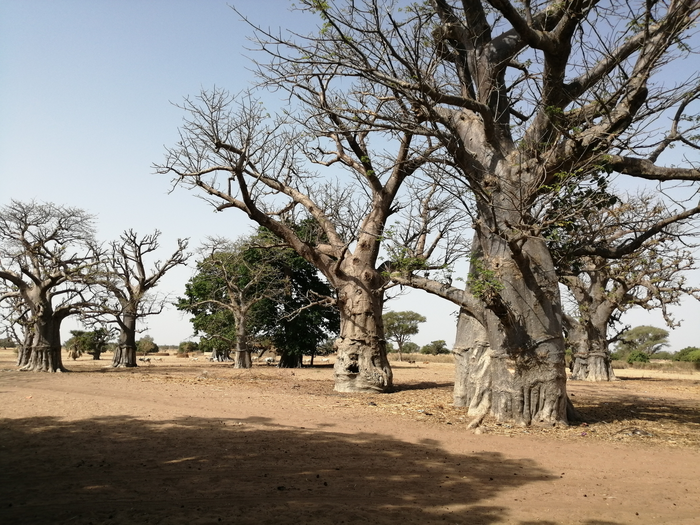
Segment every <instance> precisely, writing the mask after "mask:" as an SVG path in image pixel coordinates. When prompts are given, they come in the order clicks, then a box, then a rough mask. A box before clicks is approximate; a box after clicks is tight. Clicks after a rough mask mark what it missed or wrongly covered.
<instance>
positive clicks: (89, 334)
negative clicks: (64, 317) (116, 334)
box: [65, 328, 112, 360]
mask: <svg viewBox="0 0 700 525" xmlns="http://www.w3.org/2000/svg"><path fill="white" fill-rule="evenodd" d="M71 335H72V337H71V338H70V339H68V341H66V344H65V347H66V349H67V350H68V357H70V358H71V359H77V358H78V357H80V356H81V355H82V354H90V355H92V358H93V359H94V360H99V359H100V356H101V355H102V352H104V351H105V350H106V349H107V345H108V344H109V342H110V340H111V339H112V332H111V331H110V330H108V329H107V328H97V329H95V330H92V331H84V330H71Z"/></svg>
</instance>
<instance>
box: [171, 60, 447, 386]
mask: <svg viewBox="0 0 700 525" xmlns="http://www.w3.org/2000/svg"><path fill="white" fill-rule="evenodd" d="M343 81H344V79H343V77H342V75H338V74H336V73H335V72H333V71H329V70H327V69H326V68H325V67H323V68H316V67H315V66H314V65H313V64H312V65H311V66H310V67H309V68H308V70H307V71H306V73H305V74H304V78H303V79H301V78H299V79H296V80H293V82H292V83H291V84H289V85H284V83H283V82H280V87H283V88H288V89H290V90H291V91H293V92H294V93H298V98H299V100H300V101H301V108H300V109H299V111H298V112H296V113H295V114H294V115H292V114H290V113H287V114H284V115H282V116H279V117H276V118H270V117H268V116H267V111H266V110H265V108H264V107H263V106H262V105H261V104H260V103H258V101H256V100H254V99H251V98H250V97H242V98H241V99H232V98H231V97H229V96H228V95H227V94H226V93H223V92H220V91H214V92H210V93H203V94H202V95H201V96H200V97H199V100H198V102H194V101H191V100H188V101H186V103H185V105H184V108H185V110H186V111H187V112H188V113H189V115H190V118H189V120H188V121H187V123H186V125H185V126H184V128H183V130H182V132H181V133H182V135H181V137H182V138H181V140H180V142H179V144H178V145H177V146H176V147H174V148H171V149H169V150H168V155H167V158H166V161H165V163H164V164H162V165H159V166H157V169H158V170H159V171H160V172H162V173H170V174H174V175H175V182H176V183H178V184H184V185H186V186H188V187H192V188H197V189H200V190H202V191H204V192H205V193H207V194H208V195H210V196H211V198H212V203H213V204H214V205H215V206H216V207H217V209H219V210H223V209H226V208H235V209H238V210H241V211H243V212H244V213H245V214H246V215H248V217H249V218H250V219H252V220H254V221H256V222H257V223H258V224H260V225H261V226H264V227H265V228H267V229H268V230H270V231H271V232H272V233H273V234H274V235H276V236H277V237H279V238H280V239H283V240H284V242H286V243H287V245H288V246H290V247H291V248H292V249H294V250H295V251H296V252H297V253H298V254H299V255H301V256H302V257H304V258H305V259H306V260H307V261H309V262H310V263H311V264H313V265H314V266H315V267H316V268H318V269H319V270H320V271H321V272H322V273H323V275H324V276H325V277H326V279H328V282H329V283H330V284H331V286H333V287H334V288H335V290H336V291H337V306H338V309H339V311H340V315H341V333H340V336H339V338H338V339H337V340H336V341H335V347H336V350H337V352H338V354H337V355H338V358H337V360H336V364H335V376H336V383H335V388H336V390H338V391H377V390H378V391H383V390H387V389H389V388H391V386H392V372H391V368H390V366H389V362H388V360H387V358H386V352H385V345H384V330H383V325H382V310H383V304H384V291H385V287H386V286H387V285H390V282H389V279H388V277H387V273H386V270H387V268H386V267H385V266H382V265H381V264H380V263H379V261H378V258H379V256H380V245H381V239H382V235H383V233H384V228H385V225H386V223H387V220H388V219H389V217H390V216H391V215H392V214H394V213H395V212H396V211H397V210H398V209H400V207H401V206H400V205H397V200H398V196H399V194H400V191H401V188H402V184H403V183H404V181H405V180H406V179H407V178H408V177H410V176H411V175H413V174H414V173H416V172H417V171H418V170H420V169H421V167H422V166H424V165H426V163H427V162H428V161H429V159H430V157H431V155H432V153H433V152H434V151H435V150H436V149H437V146H435V145H434V144H432V143H431V142H430V141H427V140H425V139H424V138H422V137H420V136H417V135H415V134H413V133H412V132H409V131H403V130H402V131H399V132H395V133H394V132H391V131H384V130H383V129H382V126H381V123H378V122H373V119H372V117H371V115H365V116H364V117H363V119H362V120H361V121H357V120H356V119H355V115H356V114H357V113H358V112H366V111H367V112H369V113H371V112H372V111H373V109H372V107H371V106H369V105H368V104H374V105H375V106H376V111H377V112H379V111H380V110H382V111H383V109H382V107H383V106H384V105H385V104H387V102H384V101H382V100H377V99H374V100H365V98H366V97H365V96H364V94H363V93H362V92H360V91H358V90H357V89H351V90H349V91H347V92H343V95H342V97H341V96H340V94H339V93H336V92H335V90H336V89H339V88H335V87H334V84H336V83H337V84H341V85H342V84H343ZM297 88H298V90H299V91H298V92H297V91H296V90H297ZM375 134H376V135H379V136H378V137H377V139H376V142H377V143H376V145H375V144H374V143H373V142H371V141H370V138H371V137H373V136H374V135H375ZM380 139H381V140H380ZM312 166H316V167H317V168H318V169H320V170H325V171H326V172H328V173H330V175H329V176H328V179H323V178H321V176H320V175H319V174H318V173H316V172H315V171H313V170H312V169H311V167H312ZM297 209H301V210H303V213H299V212H298V211H297ZM294 213H296V214H297V215H296V216H294V217H293V218H291V219H290V217H292V214H294ZM303 219H312V222H314V223H315V224H317V225H318V230H319V232H318V235H317V236H315V237H314V238H309V237H307V236H304V235H302V234H300V233H298V232H297V231H295V229H294V228H292V227H291V226H289V225H290V224H298V223H299V220H303Z"/></svg>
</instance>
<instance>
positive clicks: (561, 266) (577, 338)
mask: <svg viewBox="0 0 700 525" xmlns="http://www.w3.org/2000/svg"><path fill="white" fill-rule="evenodd" d="M664 215H666V216H668V215H669V211H668V210H667V209H666V206H665V205H664V204H663V202H662V201H660V200H659V199H657V198H654V197H652V196H651V195H650V194H643V195H640V196H638V197H627V198H625V200H624V201H623V202H619V203H617V204H616V205H614V206H612V207H610V208H609V209H607V210H592V212H591V213H589V214H586V215H581V216H579V217H578V218H577V219H576V221H575V222H573V223H572V225H571V226H570V227H569V228H567V229H568V230H569V231H570V233H569V234H568V235H567V234H562V235H561V236H559V237H558V239H557V241H556V242H554V243H553V244H554V246H552V250H553V253H554V254H555V263H556V265H557V270H558V273H559V275H560V279H561V282H562V283H563V284H564V285H565V286H566V287H567V288H568V289H569V290H570V292H571V294H572V295H573V297H574V298H575V301H576V303H577V313H576V315H575V316H572V315H567V314H566V313H565V315H564V326H565V328H566V332H567V338H568V340H569V343H570V344H571V345H572V347H573V356H572V369H571V371H572V378H573V379H579V380H585V381H609V380H613V379H615V374H614V372H613V369H612V365H611V362H610V352H609V349H608V345H609V343H610V342H611V339H614V337H615V336H614V335H613V337H610V336H609V335H608V334H609V331H610V329H611V328H613V326H614V325H615V324H617V323H618V322H619V319H620V315H621V314H622V313H624V312H626V311H627V310H629V309H630V308H633V307H635V306H636V307H641V308H644V309H646V310H653V309H660V310H661V312H662V314H663V317H664V319H665V320H666V323H667V324H668V326H669V327H670V328H673V327H674V326H677V322H676V321H675V319H673V317H672V316H671V314H670V312H669V311H668V307H669V306H671V305H677V304H679V302H680V300H681V298H683V297H684V296H692V297H696V298H700V290H699V289H697V288H694V287H691V286H689V285H688V283H687V274H688V272H689V271H690V270H694V269H696V266H695V259H694V256H693V253H692V251H691V250H692V249H693V248H695V247H696V246H695V245H693V244H689V242H690V241H691V240H692V239H691V238H690V237H689V236H688V235H684V230H686V227H684V225H683V223H676V224H674V225H673V226H672V227H669V228H666V230H664V231H663V232H662V233H661V234H659V235H656V236H654V237H652V238H650V239H648V240H647V241H646V242H644V243H643V244H642V245H641V246H640V247H639V248H638V249H637V250H635V251H634V252H632V253H630V254H628V255H625V256H623V257H620V258H616V259H606V258H604V257H601V256H598V255H588V256H584V257H576V256H572V255H571V254H572V253H576V252H577V247H578V246H591V245H596V244H601V243H604V244H605V243H609V242H610V241H611V239H614V238H619V239H633V238H635V237H636V236H638V235H639V234H640V233H641V232H645V231H647V230H648V229H649V228H650V227H651V226H653V225H654V224H655V223H656V222H658V220H659V218H660V217H663V216H664Z"/></svg>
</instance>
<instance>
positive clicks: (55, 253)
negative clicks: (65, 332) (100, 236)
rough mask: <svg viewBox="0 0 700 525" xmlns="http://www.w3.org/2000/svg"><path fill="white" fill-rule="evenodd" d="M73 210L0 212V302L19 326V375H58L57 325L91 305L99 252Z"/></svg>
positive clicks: (37, 206)
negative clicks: (25, 372) (21, 334)
mask: <svg viewBox="0 0 700 525" xmlns="http://www.w3.org/2000/svg"><path fill="white" fill-rule="evenodd" d="M94 233H95V232H94V227H93V217H92V216H91V215H89V214H88V213H86V212H85V211H83V210H81V209H79V208H71V207H65V206H59V205H56V204H52V203H38V202H34V201H31V202H26V203H25V202H20V201H14V200H13V201H11V203H10V204H9V205H7V206H4V207H3V208H2V209H0V279H1V280H2V281H3V282H4V290H3V291H2V292H0V297H2V298H3V299H4V300H6V301H11V303H12V308H13V310H14V314H15V315H14V318H15V319H16V320H18V321H21V322H22V327H23V332H24V341H25V344H24V345H23V347H22V349H21V350H20V354H19V360H18V365H19V366H20V369H21V370H32V371H36V372H63V371H66V369H65V368H64V366H63V361H62V359H61V323H62V322H63V320H64V319H66V318H67V317H68V316H70V315H75V314H77V313H80V312H81V311H82V310H83V309H84V308H86V307H87V306H88V305H89V304H91V301H92V297H91V294H90V292H89V288H88V284H89V283H90V282H91V280H92V279H93V277H94V274H95V271H96V266H97V261H98V259H99V249H98V247H97V245H96V243H95V239H94Z"/></svg>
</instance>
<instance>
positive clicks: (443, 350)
mask: <svg viewBox="0 0 700 525" xmlns="http://www.w3.org/2000/svg"><path fill="white" fill-rule="evenodd" d="M420 353H421V354H426V355H440V354H449V353H450V349H449V348H447V344H446V343H445V341H444V340H442V339H440V340H438V341H431V342H430V343H428V344H427V345H425V346H423V347H422V348H421V349H420Z"/></svg>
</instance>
